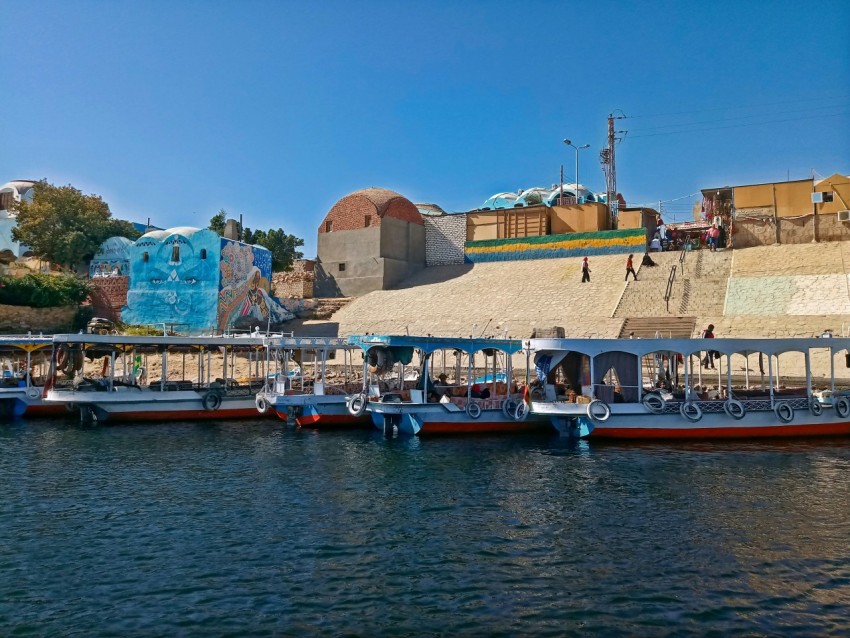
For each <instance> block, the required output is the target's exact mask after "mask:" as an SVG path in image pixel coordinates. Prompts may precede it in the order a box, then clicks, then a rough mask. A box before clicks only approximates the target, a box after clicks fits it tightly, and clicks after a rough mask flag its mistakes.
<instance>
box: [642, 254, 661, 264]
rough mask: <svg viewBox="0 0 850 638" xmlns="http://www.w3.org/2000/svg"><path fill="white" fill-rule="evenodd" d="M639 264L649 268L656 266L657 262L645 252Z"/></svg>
mask: <svg viewBox="0 0 850 638" xmlns="http://www.w3.org/2000/svg"><path fill="white" fill-rule="evenodd" d="M640 265H641V266H649V267H650V268H651V267H654V266H657V265H658V264H656V263H655V262H654V261H652V257H650V256H649V253H648V252H647V253H644V254H643V259H642V260H641V262H640Z"/></svg>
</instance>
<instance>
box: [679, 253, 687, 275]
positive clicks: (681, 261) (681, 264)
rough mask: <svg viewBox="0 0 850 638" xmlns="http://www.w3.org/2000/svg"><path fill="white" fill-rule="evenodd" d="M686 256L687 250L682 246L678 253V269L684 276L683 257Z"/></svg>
mask: <svg viewBox="0 0 850 638" xmlns="http://www.w3.org/2000/svg"><path fill="white" fill-rule="evenodd" d="M686 256H687V252H686V251H685V249H684V248H682V252H680V253H679V266H680V267H679V271H680V272H681V273H682V275H683V276H684V274H685V257H686Z"/></svg>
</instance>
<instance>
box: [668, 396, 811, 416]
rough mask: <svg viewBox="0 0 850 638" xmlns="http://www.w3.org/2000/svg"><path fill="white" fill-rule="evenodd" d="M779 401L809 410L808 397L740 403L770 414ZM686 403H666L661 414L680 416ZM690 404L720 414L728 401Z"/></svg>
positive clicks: (747, 408)
mask: <svg viewBox="0 0 850 638" xmlns="http://www.w3.org/2000/svg"><path fill="white" fill-rule="evenodd" d="M777 401H785V402H787V403H788V404H789V405H790V406H791V408H792V409H794V410H806V409H808V408H809V403H810V401H809V399H808V398H807V397H800V396H797V397H783V396H778V397H774V398H773V400H771V399H769V398H767V399H744V400H742V401H740V403H741V405H742V406H744V410H745V411H746V412H770V411H772V410H773V409H774V408H775V407H776V403H777ZM684 403H685V400H684V399H673V400H670V401H665V402H664V409H663V411H662V412H661V414H678V413H679V411H680V410H681V408H682V405H683V404H684ZM690 403H693V404H696V405H698V406H699V407H700V410H702V412H703V413H704V414H705V413H712V412H714V413H720V412H725V409H724V405H725V404H726V399H705V400H703V399H694V400H692V401H690Z"/></svg>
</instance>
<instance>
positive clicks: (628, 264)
mask: <svg viewBox="0 0 850 638" xmlns="http://www.w3.org/2000/svg"><path fill="white" fill-rule="evenodd" d="M633 258H634V255H629V258H628V259H627V260H626V281H628V280H629V273H632V277H634V278H635V281H637V273H636V272H635V266H634V263H633V262H632V259H633Z"/></svg>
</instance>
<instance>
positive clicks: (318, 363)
mask: <svg viewBox="0 0 850 638" xmlns="http://www.w3.org/2000/svg"><path fill="white" fill-rule="evenodd" d="M266 348H267V358H268V361H269V367H271V366H272V363H274V364H276V366H277V372H275V374H274V375H272V376H270V377H269V379H268V382H267V384H266V386H265V387H264V388H263V390H262V391H261V392H260V393H259V394H258V395H257V410H259V412H260V413H261V414H264V413H266V412H267V411H268V410H273V411H274V412H275V413H276V414H277V415H278V416H279V417H280V418H281V419H283V420H284V421H286V420H288V419H289V418H290V417H291V418H294V419H295V423H296V424H297V425H298V426H299V427H314V428H324V427H333V428H339V427H368V426H369V424H370V423H371V420H370V418H369V416H368V415H366V414H362V415H359V416H355V415H352V414H351V413H349V411H348V409H347V407H346V399H347V395H349V394H352V393H355V392H357V391H358V390H359V389H360V388H361V387H362V384H363V381H362V374H361V370H362V368H361V366H360V362H359V361H358V362H357V363H356V364H355V363H354V362H353V361H352V355H353V354H359V352H360V349H359V348H358V347H357V346H352V345H349V344H348V342H347V340H346V339H343V338H337V337H273V338H269V339H267V341H266Z"/></svg>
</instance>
